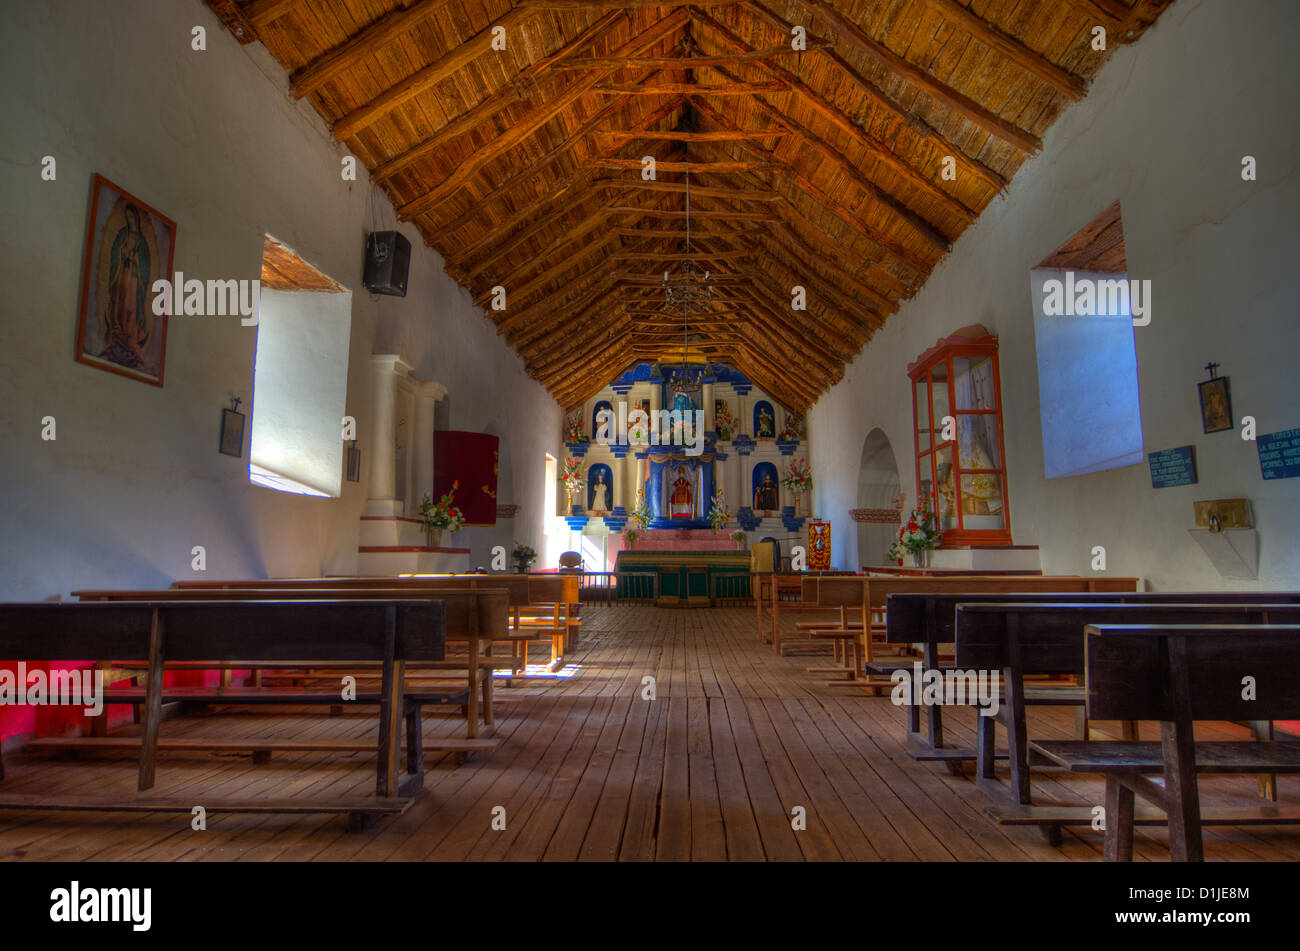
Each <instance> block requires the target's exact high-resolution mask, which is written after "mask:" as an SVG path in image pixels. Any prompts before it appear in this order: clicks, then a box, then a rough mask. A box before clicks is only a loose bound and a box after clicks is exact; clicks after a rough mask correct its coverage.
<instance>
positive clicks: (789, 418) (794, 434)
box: [776, 413, 803, 442]
mask: <svg viewBox="0 0 1300 951" xmlns="http://www.w3.org/2000/svg"><path fill="white" fill-rule="evenodd" d="M802 438H803V420H802V419H801V418H800V417H798V416H796V415H795V414H794V413H786V415H785V428H784V429H782V430H781V433H780V435H778V436H777V437H776V441H777V442H798V441H799V440H800V439H802Z"/></svg>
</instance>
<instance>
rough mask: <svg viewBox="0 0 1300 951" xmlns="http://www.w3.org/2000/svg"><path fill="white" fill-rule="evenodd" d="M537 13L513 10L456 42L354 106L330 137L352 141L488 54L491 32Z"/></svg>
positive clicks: (508, 28) (505, 27) (508, 29)
mask: <svg viewBox="0 0 1300 951" xmlns="http://www.w3.org/2000/svg"><path fill="white" fill-rule="evenodd" d="M537 13H538V11H536V10H528V9H526V8H520V7H515V8H513V9H512V10H510V12H509V13H507V14H506V15H505V16H503V17H501V19H499V20H497V21H496V23H493V24H491V25H489V26H486V27H484V28H483V29H481V30H479V31H478V32H477V33H475V34H474V35H473V36H471V37H469V38H468V39H464V40H456V41H455V42H453V43H452V45H451V47H450V48H449V49H448V50H447V51H446V52H445V53H443V54H442V55H441V56H439V57H438V58H437V59H436V60H434V61H433V62H432V63H429V64H428V65H427V66H425V67H423V68H421V69H418V70H416V71H415V72H414V73H412V74H411V75H410V76H407V77H406V78H405V79H402V80H401V81H399V82H397V83H394V84H393V85H392V86H389V87H388V88H387V89H385V90H384V91H383V92H381V93H380V94H379V95H378V96H376V97H375V98H374V99H371V100H370V101H369V102H366V103H363V104H362V105H360V106H357V108H355V109H353V110H352V111H351V112H349V113H348V114H347V115H345V116H343V117H342V118H340V119H339V120H338V121H337V122H335V123H334V129H333V132H334V138H336V139H338V140H339V141H343V140H345V139H350V138H352V137H353V136H354V135H356V134H357V133H358V132H360V131H362V130H363V129H368V128H369V127H370V126H372V125H374V124H375V123H376V122H377V121H379V120H380V119H382V118H383V117H384V116H386V115H388V113H390V112H392V111H393V110H394V109H396V108H397V107H398V106H401V105H404V104H406V103H408V102H410V101H411V100H412V99H414V98H415V97H416V96H418V95H420V93H422V92H424V91H425V90H426V89H432V88H433V87H434V86H436V85H437V84H438V83H440V82H442V81H443V80H444V79H447V78H449V77H451V76H454V75H455V74H456V72H457V71H458V70H460V69H461V68H462V67H464V66H465V65H466V64H468V63H470V62H473V61H474V60H475V59H477V58H478V57H479V56H482V55H483V54H484V53H486V52H490V51H491V49H492V41H493V40H494V39H495V36H496V34H494V33H493V31H494V30H495V29H497V28H498V27H501V28H503V29H505V30H506V31H507V32H509V31H510V30H512V29H514V28H515V27H516V26H518V25H519V24H520V23H522V22H523V21H524V20H526V19H528V18H529V17H532V16H536V15H537ZM449 39H450V38H449Z"/></svg>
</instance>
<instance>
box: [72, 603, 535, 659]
mask: <svg viewBox="0 0 1300 951" xmlns="http://www.w3.org/2000/svg"><path fill="white" fill-rule="evenodd" d="M73 594H74V595H76V596H77V597H79V598H80V599H81V601H82V603H88V602H90V603H93V602H97V601H100V602H110V603H113V602H119V603H120V602H138V601H146V602H154V603H167V604H170V603H197V602H201V601H210V602H235V601H247V602H263V601H286V602H288V601H293V602H304V601H331V602H335V603H339V604H367V603H370V602H372V601H388V602H392V603H405V604H412V605H415V604H431V603H437V604H440V605H441V608H440V610H441V611H442V613H443V618H444V623H445V629H446V631H447V633H448V635H449V636H451V637H453V638H458V639H459V638H464V637H465V636H467V635H474V634H479V635H483V636H484V637H491V636H495V635H504V634H505V632H506V631H508V630H509V626H510V616H509V600H508V593H507V592H506V591H505V590H502V589H498V588H486V587H484V588H475V589H466V588H439V589H436V590H429V591H414V590H411V589H409V588H405V587H403V588H379V587H371V588H347V587H342V586H338V585H333V586H329V587H325V588H308V587H296V588H285V589H275V588H262V587H258V588H251V589H247V590H243V589H232V588H212V589H190V588H163V589H160V590H156V591H131V590H105V591H74V592H73ZM118 659H126V658H118ZM206 659H209V660H213V659H220V658H206ZM248 659H250V660H253V659H259V658H248ZM317 659H318V660H327V659H328V658H324V657H321V658H317ZM341 659H348V658H341Z"/></svg>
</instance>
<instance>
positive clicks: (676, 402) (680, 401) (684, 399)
mask: <svg viewBox="0 0 1300 951" xmlns="http://www.w3.org/2000/svg"><path fill="white" fill-rule="evenodd" d="M673 409H674V410H676V411H677V412H679V413H681V414H682V415H683V416H685V415H686V414H687V413H689V412H691V411H693V410H694V409H695V405H694V404H693V403H692V402H691V398H690V397H689V396H687V395H686V394H685V393H682V392H681V391H678V392H677V393H675V394H674V395H673Z"/></svg>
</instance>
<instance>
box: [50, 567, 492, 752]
mask: <svg viewBox="0 0 1300 951" xmlns="http://www.w3.org/2000/svg"><path fill="white" fill-rule="evenodd" d="M73 594H74V595H75V596H77V597H78V598H80V599H81V600H82V601H85V602H95V601H109V602H126V601H153V602H197V601H317V600H324V599H328V600H339V601H347V602H358V601H370V600H415V601H424V602H429V601H431V600H434V599H435V598H436V600H438V601H439V602H440V603H442V604H443V606H444V613H445V616H446V620H447V631H448V633H447V640H452V641H463V642H465V643H466V645H467V647H466V659H465V662H464V663H461V662H460V661H459V660H455V659H451V660H448V659H441V660H439V661H437V662H428V661H426V662H424V663H422V664H421V665H420V667H422V668H424V669H426V670H429V669H432V670H447V671H453V670H459V669H464V670H465V671H466V690H465V691H464V694H465V696H464V703H463V706H464V707H465V718H466V733H465V735H466V737H467V738H468V739H470V740H473V739H476V738H477V737H478V724H479V711H480V707H481V708H482V713H483V722H484V724H485V725H486V726H489V727H491V726H492V725H493V724H494V710H493V697H492V671H493V670H494V669H495V668H496V667H500V666H510V663H511V662H510V661H509V660H507V659H506V658H493V657H492V655H491V645H492V641H493V640H494V639H498V638H499V637H501V636H504V632H505V631H506V630H507V627H508V613H507V611H508V603H507V592H506V591H505V590H503V589H498V588H478V589H465V588H446V587H439V588H438V589H437V590H436V591H418V590H414V589H412V588H411V587H409V586H403V587H399V588H385V587H379V586H372V587H363V588H352V587H344V586H342V585H330V586H326V587H323V588H314V587H305V586H299V587H290V588H285V589H277V588H266V587H257V588H252V589H248V590H242V589H233V588H212V589H189V588H164V589H161V590H158V591H114V590H106V591H74V592H73ZM328 659H329V658H325V660H328ZM205 660H206V661H217V660H220V661H223V663H222V664H221V665H220V669H222V670H223V671H229V670H230V669H240V668H245V667H253V668H259V669H270V668H274V667H277V666H278V667H286V666H288V667H301V666H302V665H294V664H284V663H279V664H276V663H263V664H260V665H259V664H252V663H242V661H244V660H246V658H205ZM191 666H195V665H191ZM213 666H214V667H216V666H217V665H215V664H214V665H213ZM412 669H414V665H412ZM317 679H318V678H317ZM228 683H229V681H228V678H226V677H223V681H222V688H221V691H222V692H221V694H220V696H222V697H225V698H226V699H224V700H222V701H220V702H224V703H278V702H289V701H287V700H280V699H277V698H279V697H281V696H283V697H286V698H291V697H292V696H294V694H293V693H291V692H289V693H286V692H284V691H283V689H280V690H279V692H277V690H268V689H265V688H262V687H253V688H242V689H241V688H232V687H229V686H228ZM167 690H168V692H169V695H170V696H171V697H173V698H174V699H176V700H185V701H188V702H191V703H194V702H205V699H206V697H207V696H208V694H210V693H211V691H210V690H208V689H207V688H193V687H190V688H177V687H169V688H167ZM423 693H424V696H425V698H426V699H425V701H424V702H425V703H426V704H453V703H454V704H460V703H461V701H460V698H459V696H458V694H459V691H456V692H450V693H449V692H448V691H445V690H443V691H434V690H429V689H427V688H426V689H425V690H424V692H423ZM113 695H114V697H115V698H117V697H120V698H121V699H120V700H118V701H117V702H119V703H129V702H132V700H134V701H135V702H140V700H142V696H141V692H140V691H138V690H136V691H131V690H126V691H114V694H113ZM234 698H239V699H234ZM208 702H211V701H208ZM299 702H306V701H299ZM333 703H334V704H337V698H336V699H335V701H333ZM477 748H478V745H476V744H467V745H465V747H464V748H463V749H459V750H456V752H457V753H458V754H466V753H469V752H471V751H473V750H474V749H477Z"/></svg>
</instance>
